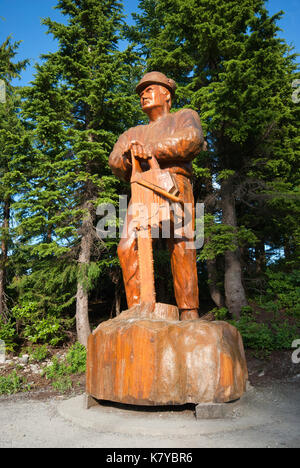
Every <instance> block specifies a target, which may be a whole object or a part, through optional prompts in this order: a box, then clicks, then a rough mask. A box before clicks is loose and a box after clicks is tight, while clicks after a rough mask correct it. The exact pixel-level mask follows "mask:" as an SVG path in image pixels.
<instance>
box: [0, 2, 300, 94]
mask: <svg viewBox="0 0 300 468" xmlns="http://www.w3.org/2000/svg"><path fill="white" fill-rule="evenodd" d="M237 1H238V0H237ZM56 3H57V2H56V0H0V44H1V43H2V42H3V41H4V40H5V39H6V37H7V36H9V35H11V36H12V38H13V40H14V41H20V40H22V41H23V42H22V44H21V45H20V47H19V54H18V56H17V59H23V58H29V59H30V60H31V64H30V66H29V67H28V68H27V70H25V71H24V72H23V73H22V79H21V81H18V82H16V83H15V84H19V85H25V84H28V83H29V81H30V80H31V79H32V74H33V73H34V64H35V62H36V61H38V60H39V56H40V55H41V54H42V53H47V52H49V51H55V50H56V48H57V42H56V41H54V40H53V39H52V37H51V36H50V35H47V34H45V32H46V30H47V28H46V27H45V26H43V25H41V19H42V18H46V17H48V16H50V17H51V18H52V19H53V20H55V21H61V20H62V19H63V20H64V17H62V16H61V15H60V13H59V12H58V11H57V10H54V9H53V7H54V6H55V5H56ZM123 3H124V7H125V14H126V15H127V18H128V20H129V21H130V20H131V13H132V12H134V11H137V10H138V7H137V5H138V0H124V2H123ZM267 8H268V10H269V12H270V14H274V13H276V12H278V11H279V10H284V11H285V15H284V17H283V18H282V20H281V21H280V23H279V26H280V28H281V29H283V32H282V33H281V34H280V36H281V37H283V38H284V39H285V40H286V41H287V42H288V43H292V44H293V45H294V46H295V49H296V51H297V52H299V49H300V34H299V18H300V2H299V0H285V1H283V0H269V1H268V2H267Z"/></svg>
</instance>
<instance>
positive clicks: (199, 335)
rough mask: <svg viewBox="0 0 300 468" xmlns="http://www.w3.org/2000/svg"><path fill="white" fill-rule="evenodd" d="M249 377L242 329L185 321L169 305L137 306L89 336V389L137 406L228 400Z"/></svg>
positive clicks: (101, 397)
mask: <svg viewBox="0 0 300 468" xmlns="http://www.w3.org/2000/svg"><path fill="white" fill-rule="evenodd" d="M247 378H248V372H247V365H246V360H245V354H244V348H243V343H242V339H241V336H240V334H239V332H238V330H237V329H236V328H235V327H233V326H232V325H230V324H228V323H226V322H221V321H214V322H208V321H204V320H199V319H198V320H186V321H183V322H182V321H179V319H178V309H177V307H174V306H169V305H167V304H156V305H155V306H154V305H151V304H147V305H145V304H144V305H143V306H136V307H133V308H132V309H129V310H128V311H125V312H122V314H120V315H119V316H118V317H116V318H114V319H112V320H108V321H106V322H103V323H101V324H100V325H99V326H98V327H97V328H96V330H94V332H93V333H92V334H91V335H90V336H89V340H88V355H87V381H86V391H87V394H89V395H91V396H92V397H94V398H96V399H98V400H110V401H114V402H120V403H125V404H133V405H181V404H185V403H196V404H197V403H224V402H228V401H232V400H236V399H238V398H240V397H241V395H242V394H243V393H244V391H245V389H246V381H247Z"/></svg>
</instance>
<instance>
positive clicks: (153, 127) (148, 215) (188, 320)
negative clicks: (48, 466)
mask: <svg viewBox="0 0 300 468" xmlns="http://www.w3.org/2000/svg"><path fill="white" fill-rule="evenodd" d="M174 90H175V83H174V81H173V80H170V79H169V78H167V77H166V76H165V75H163V74H162V73H159V72H151V73H147V74H146V75H145V76H144V77H143V78H142V80H141V81H140V83H139V84H138V86H137V92H138V93H139V95H140V98H141V105H142V109H143V111H144V112H146V113H147V115H148V117H149V120H150V123H149V124H148V125H139V126H137V127H135V128H131V129H129V130H128V131H127V132H125V133H124V134H123V135H121V136H120V138H119V140H118V141H117V143H116V144H115V146H114V149H113V151H112V153H111V155H110V158H109V164H110V166H111V168H112V170H113V172H114V173H115V174H116V175H117V176H118V177H120V178H122V179H125V180H128V181H130V182H131V192H132V197H131V201H130V204H129V207H128V212H127V218H126V222H125V225H124V232H123V235H122V239H121V241H120V244H119V247H118V255H119V259H120V264H121V267H122V271H123V279H124V284H125V290H126V297H127V303H128V310H126V311H124V312H122V313H121V314H120V315H119V316H118V317H116V318H114V319H112V320H108V321H106V322H104V323H101V324H100V325H99V326H98V327H97V328H96V330H94V331H93V333H92V334H91V335H90V337H89V340H88V354H87V377H86V379H87V381H86V390H87V393H88V395H91V396H92V397H94V398H96V399H104V400H112V401H117V402H121V403H129V404H138V405H166V404H184V403H211V402H218V403H222V402H227V401H231V400H234V399H237V398H239V397H240V396H241V395H242V394H243V392H244V391H245V388H246V380H247V376H248V374H247V365H246V360H245V354H244V348H243V343H242V339H241V336H240V334H239V332H238V330H237V329H236V328H235V327H233V326H232V325H229V324H228V323H226V322H221V321H216V322H207V321H204V320H200V319H199V315H198V305H199V304H198V280H197V268H196V251H195V249H194V248H191V246H192V247H193V235H194V232H193V224H192V223H190V226H189V228H188V229H187V230H185V232H184V234H183V235H182V236H179V237H176V238H175V236H174V235H172V233H171V236H170V238H169V239H167V242H168V247H169V250H170V254H171V267H172V274H173V280H174V291H175V297H176V301H177V306H178V307H176V306H173V305H170V304H159V303H156V298H155V286H154V271H153V252H152V238H151V230H152V228H153V226H154V225H155V223H157V222H158V224H159V222H160V221H163V220H170V219H169V216H170V203H173V204H175V206H176V207H180V206H181V207H183V206H184V208H186V206H188V207H189V210H190V211H187V210H186V209H185V210H184V216H186V213H187V215H188V216H189V218H190V219H193V215H194V205H193V203H194V200H193V192H192V185H191V181H190V179H191V174H192V165H191V161H192V159H193V158H194V157H195V156H196V155H197V153H199V151H200V150H201V149H202V148H203V145H204V139H203V133H202V128H201V123H200V120H199V116H198V114H197V113H196V112H194V111H193V110H191V109H184V110H181V111H178V112H175V113H172V114H171V113H170V107H171V98H172V96H173V94H174ZM153 205H155V206H158V207H159V209H160V212H161V213H160V216H159V217H158V218H157V217H155V216H152V211H151V206H153ZM139 207H141V208H143V207H144V208H146V210H144V211H143V209H141V210H140V209H139ZM157 219H158V221H157ZM184 221H186V219H185V218H184ZM188 247H189V248H188Z"/></svg>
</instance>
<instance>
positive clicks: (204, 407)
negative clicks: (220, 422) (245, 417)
mask: <svg viewBox="0 0 300 468" xmlns="http://www.w3.org/2000/svg"><path fill="white" fill-rule="evenodd" d="M239 409H241V402H240V399H239V400H237V401H235V402H230V403H200V404H199V405H197V406H196V408H195V413H196V419H226V418H233V417H235V416H237V415H238V411H239Z"/></svg>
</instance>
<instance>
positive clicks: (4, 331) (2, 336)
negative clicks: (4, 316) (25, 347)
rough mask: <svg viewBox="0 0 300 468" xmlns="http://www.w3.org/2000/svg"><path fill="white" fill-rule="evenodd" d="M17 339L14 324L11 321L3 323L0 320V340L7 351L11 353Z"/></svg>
mask: <svg viewBox="0 0 300 468" xmlns="http://www.w3.org/2000/svg"><path fill="white" fill-rule="evenodd" d="M16 338H17V332H16V327H15V324H13V323H12V321H11V320H9V321H8V322H4V321H3V320H1V318H0V340H3V341H4V342H5V347H6V350H7V351H13V350H14V347H15V346H16V343H15V340H16Z"/></svg>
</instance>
